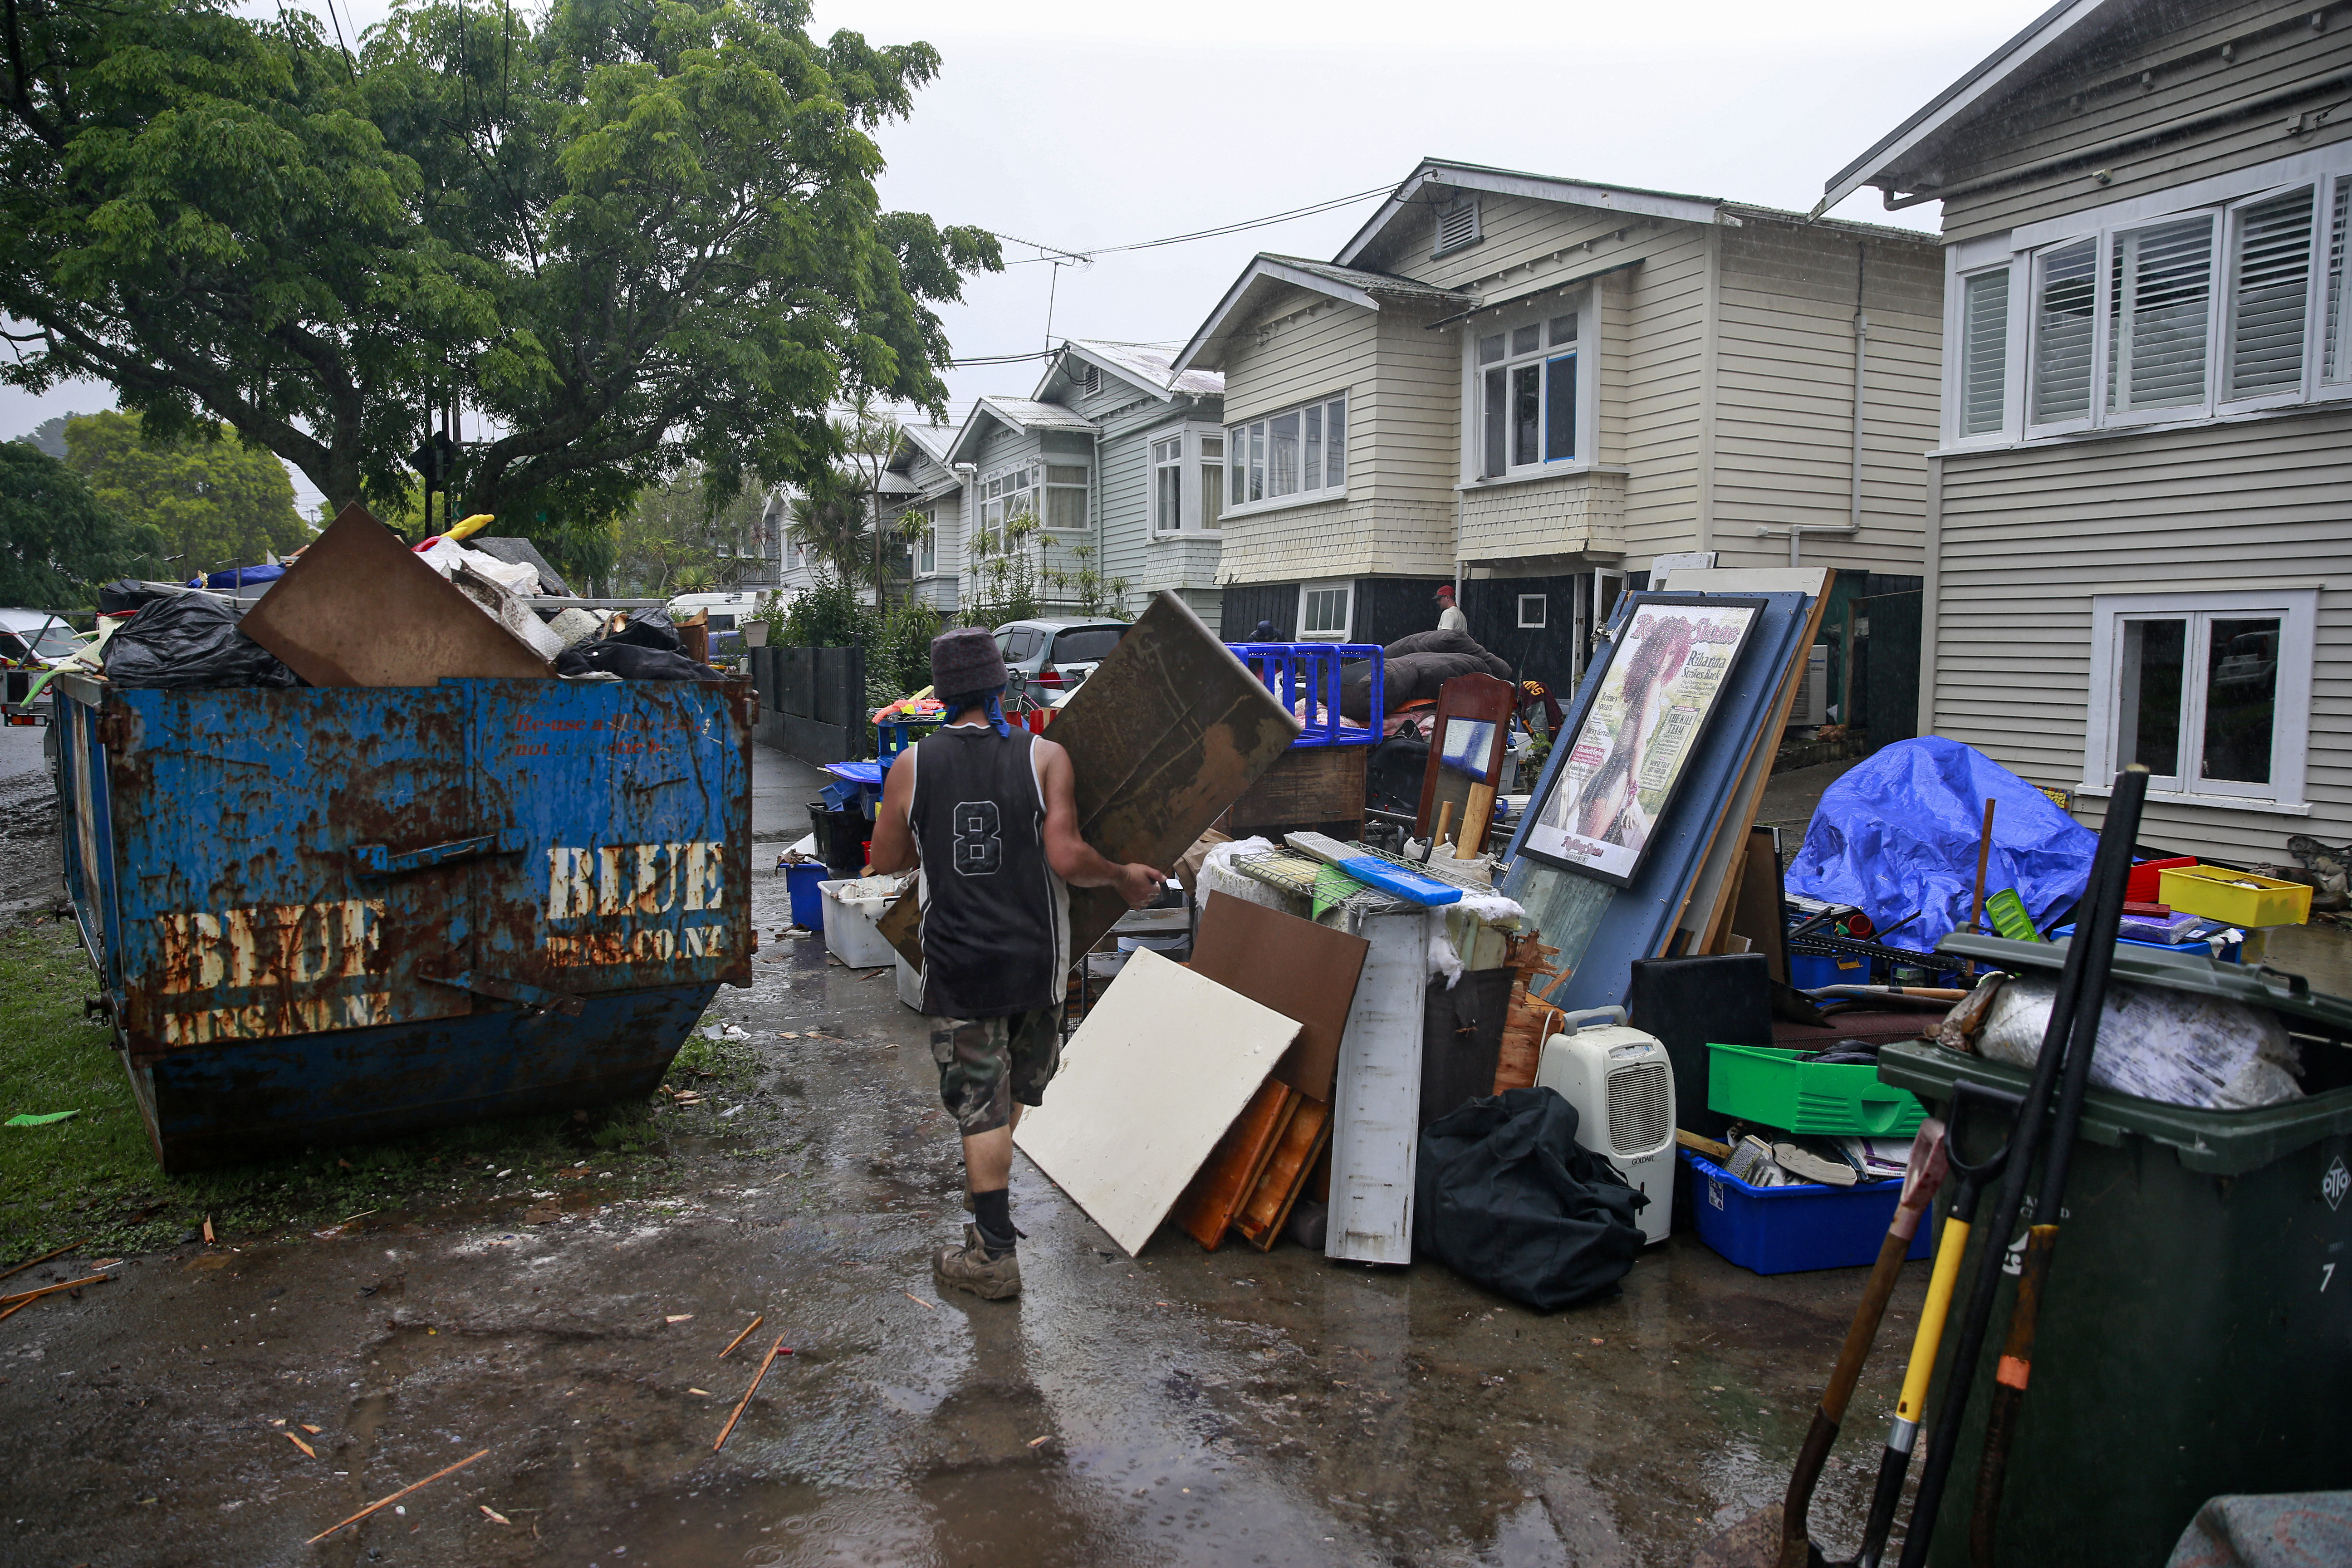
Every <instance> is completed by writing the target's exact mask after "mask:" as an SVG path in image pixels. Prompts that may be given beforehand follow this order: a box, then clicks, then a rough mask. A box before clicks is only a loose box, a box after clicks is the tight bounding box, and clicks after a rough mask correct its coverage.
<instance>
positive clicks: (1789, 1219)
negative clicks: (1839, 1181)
mask: <svg viewBox="0 0 2352 1568" xmlns="http://www.w3.org/2000/svg"><path fill="white" fill-rule="evenodd" d="M1678 1152H1679V1153H1680V1154H1681V1155H1682V1157H1683V1162H1684V1163H1685V1164H1687V1165H1688V1166H1689V1167H1690V1173H1691V1214H1692V1216H1693V1218H1694V1219H1695V1220H1696V1222H1697V1225H1698V1238H1699V1239H1700V1240H1701V1241H1703V1242H1705V1243H1706V1244H1707V1246H1709V1247H1713V1248H1715V1250H1716V1251H1717V1252H1719V1253H1721V1254H1722V1255H1723V1256H1724V1257H1726V1258H1729V1259H1730V1260H1731V1261H1732V1262H1734V1263H1737V1264H1738V1265H1739V1267H1741V1268H1749V1269H1753V1270H1755V1271H1756V1272H1757V1273H1759V1274H1797V1273H1801V1272H1803V1271H1804V1270H1806V1269H1809V1268H1867V1267H1868V1266H1869V1265H1871V1264H1873V1263H1875V1262H1877V1261H1878V1248H1879V1246H1880V1244H1882V1243H1883V1242H1885V1239H1886V1227H1887V1226H1888V1225H1889V1224H1890V1223H1892V1222H1893V1220H1894V1218H1895V1200H1896V1199H1897V1198H1899V1197H1901V1196H1902V1194H1903V1184H1902V1183H1901V1182H1899V1181H1889V1182H1868V1183H1864V1184H1862V1185H1860V1186H1853V1187H1828V1186H1822V1185H1819V1184H1813V1183H1807V1184H1804V1185H1801V1186H1788V1187H1751V1186H1749V1185H1748V1184H1747V1183H1746V1182H1743V1181H1741V1180H1740V1179H1739V1178H1738V1177H1737V1176H1735V1175H1733V1174H1732V1173H1730V1172H1728V1171H1727V1170H1725V1169H1724V1168H1723V1167H1722V1166H1720V1165H1718V1164H1717V1163H1715V1162H1714V1161H1712V1160H1710V1159H1708V1158H1706V1156H1705V1155H1704V1154H1700V1153H1698V1152H1695V1151H1693V1150H1689V1149H1684V1150H1680V1151H1678ZM1935 1228H1936V1227H1935V1225H1934V1223H1933V1219H1932V1216H1928V1217H1923V1218H1922V1219H1921V1221H1920V1224H1919V1233H1918V1234H1917V1235H1916V1236H1915V1237H1912V1238H1911V1250H1910V1251H1908V1252H1906V1253H1905V1254H1904V1257H1906V1258H1925V1257H1927V1251H1928V1238H1929V1234H1930V1233H1931V1232H1932V1231H1933V1230H1934V1229H1935Z"/></svg>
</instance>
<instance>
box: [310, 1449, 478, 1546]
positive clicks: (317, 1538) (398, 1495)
mask: <svg viewBox="0 0 2352 1568" xmlns="http://www.w3.org/2000/svg"><path fill="white" fill-rule="evenodd" d="M488 1452H489V1450H488V1448H484V1449H483V1450H482V1451H481V1453H478V1454H468V1455H467V1456H466V1457H465V1458H462V1459H460V1460H458V1461H457V1463H456V1464H454V1465H450V1466H448V1467H446V1468H443V1469H438V1470H436V1471H434V1472H433V1473H432V1474H431V1475H429V1476H427V1477H425V1479H423V1480H421V1481H414V1482H411V1483H410V1484H409V1485H407V1486H404V1487H403V1488H401V1489H399V1490H398V1491H396V1492H394V1493H393V1494H392V1495H391V1496H390V1497H388V1498H379V1499H377V1500H375V1501H373V1502H372V1503H370V1504H368V1505H367V1507H365V1508H363V1509H362V1510H359V1512H357V1513H355V1514H353V1515H352V1517H351V1518H349V1519H346V1520H343V1521H341V1522H339V1523H335V1524H331V1525H329V1526H327V1528H326V1529H324V1530H322V1531H319V1533H318V1534H316V1535H314V1536H312V1537H310V1540H308V1541H306V1542H303V1543H302V1544H303V1545H305V1546H316V1545H317V1544H318V1543H319V1542H321V1541H324V1540H326V1539H327V1537H329V1536H331V1535H332V1534H334V1533H335V1531H339V1530H341V1529H342V1528H343V1526H344V1525H346V1524H357V1523H358V1522H359V1521H362V1520H363V1519H365V1518H366V1517H367V1516H368V1515H370V1514H372V1513H373V1512H374V1511H375V1510H378V1509H380V1508H383V1507H384V1506H385V1505H386V1504H389V1503H395V1502H398V1501H399V1500H401V1499H402V1498H404V1497H406V1496H407V1495H408V1494H409V1493H411V1492H413V1491H415V1490H416V1489H418V1488H419V1487H429V1486H431V1485H432V1484H433V1483H434V1482H435V1481H437V1480H439V1479H441V1478H442V1477H443V1476H446V1475H449V1474H452V1473H454V1472H456V1471H458V1470H462V1469H464V1468H466V1467H467V1465H470V1464H472V1463H473V1462H474V1461H475V1460H476V1459H478V1458H481V1457H482V1454H487V1453H488Z"/></svg>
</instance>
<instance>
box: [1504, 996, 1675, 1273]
mask: <svg viewBox="0 0 2352 1568" xmlns="http://www.w3.org/2000/svg"><path fill="white" fill-rule="evenodd" d="M1602 1020H1606V1021H1605V1022H1603V1021H1602ZM1561 1024H1562V1026H1561V1029H1560V1031H1559V1033H1557V1034H1555V1035H1553V1036H1551V1037H1549V1038H1548V1039H1546V1040H1545V1041H1544V1047H1543V1058H1542V1061H1541V1063H1540V1065H1539V1066H1538V1068H1537V1069H1536V1082H1537V1084H1538V1085H1539V1086H1540V1087H1542V1088H1545V1089H1557V1090H1558V1091H1559V1096H1560V1098H1561V1099H1563V1100H1567V1101H1568V1102H1569V1103H1570V1105H1573V1106H1574V1107H1576V1141H1577V1142H1579V1143H1580V1144H1582V1145H1583V1146H1584V1147H1585V1148H1587V1149H1590V1150H1591V1151H1592V1152H1594V1153H1596V1154H1598V1155H1600V1156H1601V1158H1602V1159H1604V1160H1606V1161H1608V1162H1609V1163H1610V1164H1611V1166H1612V1167H1613V1168H1614V1169H1615V1170H1616V1172H1617V1173H1618V1174H1619V1175H1621V1176H1622V1177H1624V1178H1625V1180H1626V1182H1627V1183H1628V1184H1630V1185H1631V1186H1632V1187H1633V1190H1634V1191H1636V1192H1638V1193H1642V1194H1646V1195H1647V1196H1648V1198H1649V1200H1650V1202H1649V1205H1648V1206H1647V1207H1645V1208H1643V1210H1642V1211H1641V1213H1639V1214H1637V1215H1634V1216H1633V1219H1634V1223H1635V1224H1637V1225H1639V1226H1641V1227H1642V1232H1643V1236H1644V1237H1646V1238H1647V1239H1648V1240H1649V1242H1650V1243H1651V1244H1653V1245H1655V1244H1656V1243H1658V1242H1661V1241H1664V1240H1665V1239H1666V1229H1667V1226H1668V1224H1669V1223H1670V1221H1671V1217H1672V1215H1673V1211H1674V1196H1675V1069H1674V1066H1673V1064H1672V1063H1671V1062H1669V1061H1668V1060H1667V1059H1666V1047H1664V1046H1663V1045H1661V1044H1660V1043H1659V1042H1658V1039H1657V1037H1655V1036H1654V1035H1645V1034H1643V1033H1642V1031H1641V1030H1639V1029H1632V1028H1628V1027H1626V1026H1625V1009H1624V1008H1622V1007H1595V1008H1593V1009H1591V1011H1589V1012H1583V1013H1570V1014H1569V1015H1568V1016H1566V1017H1565V1018H1564V1019H1562V1020H1561Z"/></svg>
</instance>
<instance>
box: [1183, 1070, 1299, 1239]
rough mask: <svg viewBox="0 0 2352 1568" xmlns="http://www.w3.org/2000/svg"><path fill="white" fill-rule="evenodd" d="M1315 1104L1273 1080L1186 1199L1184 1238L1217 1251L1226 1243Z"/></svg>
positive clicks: (1219, 1143)
mask: <svg viewBox="0 0 2352 1568" xmlns="http://www.w3.org/2000/svg"><path fill="white" fill-rule="evenodd" d="M1308 1103H1310V1102H1309V1101H1308V1100H1306V1098H1305V1097H1304V1096H1302V1095H1300V1094H1299V1092H1298V1091H1297V1089H1292V1088H1291V1087H1290V1086H1289V1085H1288V1084H1286V1083H1283V1082H1281V1081H1280V1080H1278V1079H1267V1080H1266V1081H1265V1084H1264V1085H1262V1086H1261V1087H1260V1088H1259V1089H1258V1091H1257V1094H1256V1095H1255V1098H1253V1099H1252V1100H1250V1102H1249V1108H1248V1109H1247V1110H1244V1111H1243V1112H1242V1113H1241V1117H1240V1119H1239V1120H1237V1121H1234V1124H1233V1125H1232V1126H1231V1127H1229V1128H1227V1129H1226V1130H1225V1135H1224V1136H1223V1138H1221V1139H1219V1140H1218V1141H1217V1146H1216V1148H1215V1150H1214V1151H1213V1152H1211V1153H1210V1155H1209V1158H1208V1159H1207V1160H1206V1161H1205V1162H1204V1163H1202V1166H1201V1169H1200V1173H1198V1174H1197V1175H1195V1176H1194V1177H1193V1178H1192V1184H1191V1185H1189V1186H1187V1187H1186V1188H1185V1189H1184V1195H1183V1196H1182V1197H1181V1198H1180V1199H1178V1200H1177V1203H1176V1212H1175V1216H1174V1217H1175V1220H1176V1223H1177V1224H1178V1225H1179V1226H1182V1227H1183V1229H1184V1234H1185V1235H1187V1236H1189V1237H1192V1239H1193V1240H1194V1241H1197V1242H1199V1243H1200V1244H1201V1245H1202V1247H1206V1248H1208V1249H1209V1250H1210V1251H1211V1252H1214V1251H1215V1250H1216V1249H1217V1244H1218V1243H1219V1242H1221V1241H1223V1239H1224V1238H1225V1227H1226V1226H1228V1225H1230V1224H1231V1223H1232V1222H1233V1218H1234V1213H1235V1211H1237V1210H1238V1209H1240V1207H1241V1206H1242V1205H1243V1204H1244V1203H1245V1202H1246V1201H1247V1200H1248V1198H1249V1195H1250V1194H1251V1193H1252V1192H1253V1191H1255V1188H1256V1186H1257V1183H1258V1178H1259V1176H1260V1175H1262V1174H1263V1173H1265V1163H1266V1160H1267V1158H1268V1156H1270V1155H1271V1154H1273V1152H1274V1151H1275V1148H1276V1144H1277V1143H1278V1142H1280V1141H1281V1138H1282V1135H1283V1133H1284V1132H1285V1131H1286V1130H1287V1129H1288V1128H1289V1126H1290V1123H1291V1121H1292V1119H1293V1118H1294V1117H1295V1116H1296V1115H1297V1110H1298V1108H1299V1107H1300V1106H1301V1105H1305V1104H1308Z"/></svg>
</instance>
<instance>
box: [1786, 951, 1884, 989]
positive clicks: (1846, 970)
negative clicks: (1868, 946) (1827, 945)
mask: <svg viewBox="0 0 2352 1568" xmlns="http://www.w3.org/2000/svg"><path fill="white" fill-rule="evenodd" d="M1789 984H1791V985H1793V986H1795V987H1796V988H1797V989H1798V990H1800V991H1811V990H1812V989H1813V988H1814V987H1815V986H1818V985H1867V984H1870V961H1869V960H1868V959H1866V958H1863V957H1861V956H1859V955H1858V954H1854V953H1847V952H1792V953H1790V955H1789Z"/></svg>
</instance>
